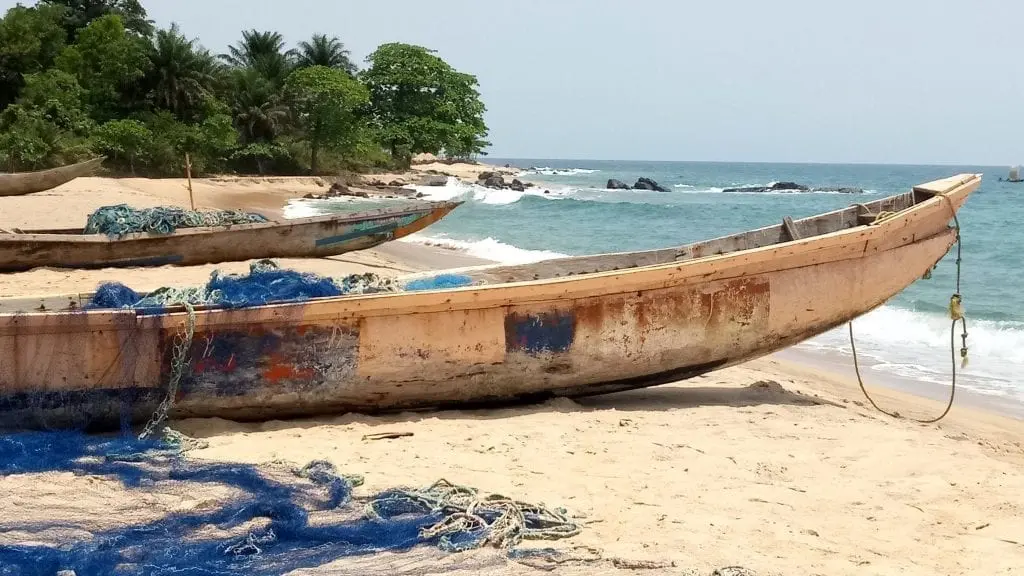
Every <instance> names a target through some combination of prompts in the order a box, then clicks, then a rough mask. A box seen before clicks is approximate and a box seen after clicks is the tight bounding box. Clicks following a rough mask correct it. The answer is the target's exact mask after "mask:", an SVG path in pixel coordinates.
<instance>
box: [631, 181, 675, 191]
mask: <svg viewBox="0 0 1024 576" xmlns="http://www.w3.org/2000/svg"><path fill="white" fill-rule="evenodd" d="M633 189H634V190H653V191H655V192H668V188H665V187H664V186H662V185H661V184H658V183H657V182H655V181H654V180H651V179H650V178H638V179H637V181H636V184H633Z"/></svg>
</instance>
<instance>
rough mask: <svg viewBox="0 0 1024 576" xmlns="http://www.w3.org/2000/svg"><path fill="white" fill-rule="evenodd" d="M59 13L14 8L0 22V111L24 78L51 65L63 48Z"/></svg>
mask: <svg viewBox="0 0 1024 576" xmlns="http://www.w3.org/2000/svg"><path fill="white" fill-rule="evenodd" d="M62 16H63V11H62V10H61V9H60V8H58V7H54V6H46V5H41V6H37V7H34V8H26V7H24V6H20V5H19V6H15V7H14V8H11V9H10V10H8V11H7V13H6V14H5V15H4V17H3V18H2V19H0V110H2V109H3V108H6V107H7V105H8V104H11V103H12V102H14V101H15V100H16V99H17V98H18V92H19V91H20V90H21V87H22V86H23V85H24V76H25V75H26V74H33V73H36V72H41V71H43V70H45V69H47V68H49V67H50V66H52V65H53V60H54V58H56V57H57V55H58V54H59V53H60V51H61V50H62V49H63V48H64V30H63V28H62V27H61V19H62Z"/></svg>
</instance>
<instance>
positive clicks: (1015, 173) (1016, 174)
mask: <svg viewBox="0 0 1024 576" xmlns="http://www.w3.org/2000/svg"><path fill="white" fill-rule="evenodd" d="M999 181H1000V182H1024V180H1021V178H1020V166H1011V167H1010V175H1009V177H1008V178H1006V179H1005V180H1004V179H1002V178H1000V179H999Z"/></svg>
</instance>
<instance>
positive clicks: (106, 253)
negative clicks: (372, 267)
mask: <svg viewBox="0 0 1024 576" xmlns="http://www.w3.org/2000/svg"><path fill="white" fill-rule="evenodd" d="M459 204H461V202H424V203H422V204H417V205H415V206H413V207H410V206H403V207H396V208H385V209H378V210H371V211H366V212H359V213H356V214H345V215H330V216H315V217H312V218H298V219H294V220H283V221H279V222H263V223H258V224H236V225H231V226H217V227H202V228H179V229H178V230H176V231H174V232H173V233H171V234H150V233H137V234H128V235H126V236H124V237H121V238H110V237H108V236H106V235H104V234H83V233H82V231H81V229H71V230H25V231H20V230H16V231H12V232H5V233H4V232H0V271H2V272H14V271H20V270H29V269H32V268H39V267H44V266H47V267H53V268H108V267H133V266H163V265H167V264H172V265H178V266H188V265H193V264H209V263H217V262H234V261H241V260H252V259H257V258H323V257H326V256H335V255H338V254H344V253H345V252H351V251H353V250H364V249H366V248H372V247H374V246H377V245H378V244H381V243H384V242H387V241H389V240H395V239H397V238H401V237H403V236H408V235H409V234H412V233H414V232H418V231H420V230H422V229H424V228H426V227H427V226H429V225H431V224H433V223H434V222H437V221H438V220H440V219H441V218H444V217H445V216H446V215H447V214H448V213H449V212H451V211H452V210H454V209H455V208H456V207H457V206H458V205H459Z"/></svg>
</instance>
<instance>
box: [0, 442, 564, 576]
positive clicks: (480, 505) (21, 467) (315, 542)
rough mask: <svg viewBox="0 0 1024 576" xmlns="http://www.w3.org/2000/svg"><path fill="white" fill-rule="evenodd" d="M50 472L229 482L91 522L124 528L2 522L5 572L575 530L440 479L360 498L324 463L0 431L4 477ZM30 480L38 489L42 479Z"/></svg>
mask: <svg viewBox="0 0 1024 576" xmlns="http://www.w3.org/2000/svg"><path fill="white" fill-rule="evenodd" d="M50 472H64V473H67V472H71V473H73V474H75V475H79V476H81V475H89V476H91V477H106V478H112V479H117V480H120V482H121V484H122V486H123V488H124V489H125V490H128V489H131V490H132V491H133V492H131V493H128V492H126V494H125V497H133V496H134V497H138V495H139V492H138V491H155V490H157V489H160V490H161V491H162V493H167V491H168V489H169V488H171V487H176V488H178V489H179V490H180V492H181V494H182V495H183V497H182V499H184V496H185V495H189V496H193V495H195V494H196V493H197V491H201V486H208V487H212V486H216V487H228V488H231V489H233V491H232V492H231V493H232V494H233V495H232V496H230V497H226V498H222V499H218V500H217V501H216V502H215V503H214V504H210V503H205V505H203V506H197V507H195V508H192V509H187V510H184V511H177V512H174V511H172V512H164V513H163V515H162V516H161V517H159V518H156V519H152V518H150V519H148V520H144V521H136V522H132V521H131V520H130V519H111V518H103V519H102V520H104V522H95V524H96V525H104V526H109V525H110V524H111V522H110V521H111V520H115V521H117V520H120V522H119V524H120V525H118V526H117V527H115V528H110V527H107V528H105V529H95V530H93V529H90V528H89V519H84V520H83V518H80V517H79V518H65V517H59V518H58V517H48V518H47V519H46V520H45V521H42V520H36V521H33V522H28V523H26V522H24V521H12V520H11V518H10V516H5V517H0V542H3V543H2V544H0V576H37V575H38V576H43V575H46V576H53V575H54V574H57V573H58V572H59V571H62V570H73V571H74V572H75V574H76V576H110V575H122V574H123V575H133V576H134V575H140V576H141V575H147V576H148V575H171V574H174V575H197V576H198V575H206V576H231V575H246V576H263V575H266V576H271V575H274V576H276V575H279V574H285V573H289V572H291V571H292V570H296V569H301V568H311V567H316V566H321V565H323V564H326V563H329V562H332V561H334V560H337V559H340V558H344V557H348V556H353V555H362V554H371V553H376V552H381V551H405V550H409V549H410V548H412V547H414V546H417V545H427V546H439V547H441V548H442V549H445V550H450V551H456V550H464V549H467V548H472V547H476V546H480V545H483V544H486V543H491V544H494V545H498V546H502V547H505V548H507V549H511V546H512V545H514V544H516V543H518V542H519V541H521V540H522V539H529V538H533V539H540V538H546V539H554V538H561V537H567V536H572V535H574V534H576V533H577V532H578V529H577V528H576V525H575V524H573V523H572V522H571V521H569V520H568V519H567V518H566V517H565V515H564V511H557V512H550V511H547V510H546V509H543V508H539V507H534V506H530V505H526V504H523V503H519V502H513V501H511V500H507V499H503V498H502V497H493V496H492V497H488V498H479V497H478V496H477V495H476V492H475V490H472V489H469V488H463V487H459V486H455V485H452V484H449V483H446V482H443V481H441V482H438V483H437V484H435V485H434V486H431V487H429V488H426V489H423V490H389V491H386V492H383V493H381V494H378V495H377V496H375V497H372V498H370V499H368V500H367V501H365V502H361V501H355V500H353V497H352V492H353V487H354V486H356V485H358V484H360V483H361V479H359V478H357V477H356V478H352V477H345V476H342V475H340V474H338V472H337V470H336V469H335V467H334V466H333V465H332V464H330V463H329V462H326V461H314V462H312V463H310V464H308V465H306V466H305V467H302V468H291V469H287V468H285V467H283V466H279V467H276V468H271V467H264V468H260V467H256V466H253V465H246V464H226V463H218V462H206V461H193V460H190V459H188V458H185V457H183V456H182V455H181V454H180V453H179V452H177V451H176V450H175V449H174V448H173V447H172V446H169V445H167V444H165V443H162V442H153V441H140V440H135V439H130V438H128V437H120V438H101V437H93V436H86V435H83V434H80V433H76V432H30V433H16V434H9V435H3V436H0V482H4V481H5V480H7V478H5V477H11V476H14V475H21V474H38V473H50ZM32 481H33V483H34V485H45V483H46V481H47V479H46V478H45V477H42V478H33V480H32ZM67 496H68V498H74V495H73V494H69V495H67ZM10 512H11V513H16V512H17V508H15V509H11V510H10ZM42 516H43V517H46V515H45V514H44V515H42ZM95 520H100V519H95ZM83 531H84V532H85V534H83ZM19 534H20V535H22V536H18V535H19Z"/></svg>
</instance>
